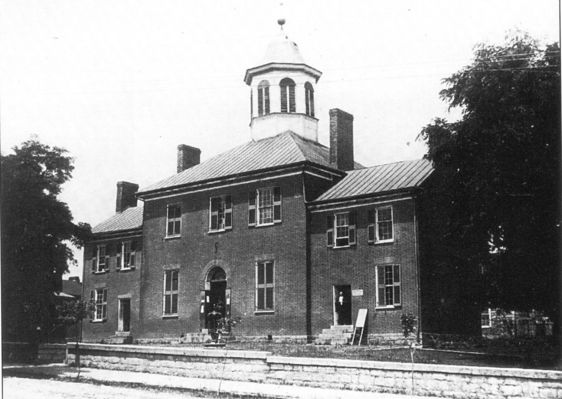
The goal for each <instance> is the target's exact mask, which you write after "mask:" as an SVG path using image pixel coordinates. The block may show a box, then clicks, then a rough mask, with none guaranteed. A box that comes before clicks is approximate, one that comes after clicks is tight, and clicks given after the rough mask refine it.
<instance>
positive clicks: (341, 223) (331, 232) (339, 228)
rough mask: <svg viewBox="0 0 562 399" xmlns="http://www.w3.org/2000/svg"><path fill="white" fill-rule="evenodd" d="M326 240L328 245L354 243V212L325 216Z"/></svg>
mask: <svg viewBox="0 0 562 399" xmlns="http://www.w3.org/2000/svg"><path fill="white" fill-rule="evenodd" d="M326 227H327V230H326V241H327V245H328V246H329V247H334V248H344V247H349V246H351V245H355V243H356V239H355V212H341V213H336V214H335V215H329V216H328V218H327V226H326Z"/></svg>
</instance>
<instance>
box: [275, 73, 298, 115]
mask: <svg viewBox="0 0 562 399" xmlns="http://www.w3.org/2000/svg"><path fill="white" fill-rule="evenodd" d="M279 87H280V89H281V112H295V110H296V106H295V82H294V81H293V80H291V79H289V78H285V79H283V80H281V82H280V83H279Z"/></svg>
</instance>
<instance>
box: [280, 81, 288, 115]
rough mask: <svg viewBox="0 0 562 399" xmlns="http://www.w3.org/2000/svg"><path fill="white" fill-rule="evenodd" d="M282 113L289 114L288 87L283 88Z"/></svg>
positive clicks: (283, 86)
mask: <svg viewBox="0 0 562 399" xmlns="http://www.w3.org/2000/svg"><path fill="white" fill-rule="evenodd" d="M281 112H287V86H286V85H282V86H281Z"/></svg>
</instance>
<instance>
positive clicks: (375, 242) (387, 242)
mask: <svg viewBox="0 0 562 399" xmlns="http://www.w3.org/2000/svg"><path fill="white" fill-rule="evenodd" d="M393 242H394V238H393V239H392V240H381V241H374V242H372V244H375V245H378V244H392V243H393Z"/></svg>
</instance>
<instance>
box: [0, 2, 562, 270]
mask: <svg viewBox="0 0 562 399" xmlns="http://www.w3.org/2000/svg"><path fill="white" fill-rule="evenodd" d="M558 7H559V4H558V1H556V0H471V1H466V0H448V1H444V0H443V1H438V0H424V1H419V0H417V1H414V0H396V1H367V0H361V1H359V0H341V1H340V0H338V1H336V0H318V1H312V0H310V1H302V0H300V1H297V0H285V1H283V6H280V3H279V1H273V0H244V1H241V0H229V1H227V0H210V1H191V0H95V1H90V0H49V1H44V0H18V1H5V2H3V3H2V5H1V6H0V46H1V48H2V57H0V148H1V151H2V154H4V155H5V154H8V153H10V152H11V148H12V147H14V146H16V145H19V144H21V143H22V142H23V141H25V140H28V139H30V138H32V137H34V138H36V139H38V140H39V141H41V142H42V143H45V144H49V145H56V146H60V147H64V148H66V149H67V150H68V151H69V153H70V155H71V156H72V157H73V158H74V165H75V170H74V173H73V178H72V180H71V181H70V182H68V183H66V184H65V186H64V190H63V192H62V194H61V196H60V198H61V200H63V201H65V202H67V203H68V205H69V207H70V209H71V210H72V213H73V216H74V220H75V222H87V223H90V224H91V225H92V226H94V225H96V224H98V223H100V222H101V221H103V220H105V219H107V218H108V217H110V216H111V215H113V214H114V212H115V194H116V183H117V181H121V180H126V181H130V182H134V183H137V184H139V185H140V186H141V188H142V187H144V186H147V185H149V184H151V183H154V182H157V181H159V180H161V179H163V178H165V177H168V176H170V175H173V174H174V173H175V171H176V148H177V145H178V144H188V145H191V146H195V147H198V148H200V149H201V151H202V154H201V159H202V161H204V160H206V159H208V158H210V157H212V156H214V155H217V154H219V153H221V152H224V151H227V150H229V149H230V148H232V147H234V146H237V145H240V144H243V143H245V142H247V141H249V140H250V139H251V137H250V130H249V112H250V111H249V109H250V101H249V88H248V87H247V86H246V85H245V83H244V82H243V77H244V73H245V71H246V69H248V68H251V67H254V66H258V65H260V61H261V59H262V57H263V55H264V54H265V50H266V47H267V44H268V43H269V42H270V41H271V40H273V39H274V38H275V37H277V35H278V34H279V26H278V25H277V19H278V18H279V17H284V18H285V19H286V24H285V33H286V34H287V35H288V36H289V38H290V39H291V40H293V41H295V42H296V43H297V44H298V46H299V48H300V51H301V54H302V55H303V57H304V59H305V61H306V63H307V64H308V65H311V66H313V67H314V68H316V69H319V70H320V71H322V72H323V75H322V77H321V78H320V80H319V82H318V84H317V87H316V90H315V102H316V104H315V105H316V115H317V117H318V118H319V119H320V121H319V141H320V142H321V143H323V144H325V145H327V144H328V142H329V141H328V138H329V131H328V110H329V109H331V108H340V109H343V110H344V111H347V112H350V113H352V114H353V115H354V142H355V159H356V161H358V162H360V163H362V164H364V165H365V166H371V165H376V164H383V163H388V162H395V161H400V160H407V159H416V158H420V157H422V156H423V155H424V154H425V152H426V148H425V145H424V143H423V142H421V141H419V140H417V136H418V134H419V132H420V130H421V129H422V128H423V127H424V126H425V125H427V124H429V123H431V121H432V120H433V119H434V118H436V117H442V118H446V119H449V120H455V119H457V118H459V117H460V112H459V110H451V111H449V110H448V106H447V104H446V103H444V102H443V101H441V99H440V98H439V91H440V90H441V89H443V88H444V86H443V82H442V79H444V78H446V77H448V76H450V75H451V74H453V73H454V72H456V71H458V70H459V69H461V68H462V67H463V66H465V65H468V64H470V61H471V57H472V55H473V50H474V46H475V45H476V44H478V43H488V44H501V43H502V42H503V40H504V38H505V36H506V35H507V34H508V33H509V32H516V31H524V32H528V33H529V34H530V35H531V36H532V37H534V38H536V39H538V40H539V41H540V42H542V43H552V42H554V41H558V40H559V39H558V38H559V29H560V28H559V16H560V12H559V8H558ZM76 256H77V258H78V260H79V262H78V265H77V266H70V275H78V276H81V275H82V253H81V251H80V250H77V251H76Z"/></svg>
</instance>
